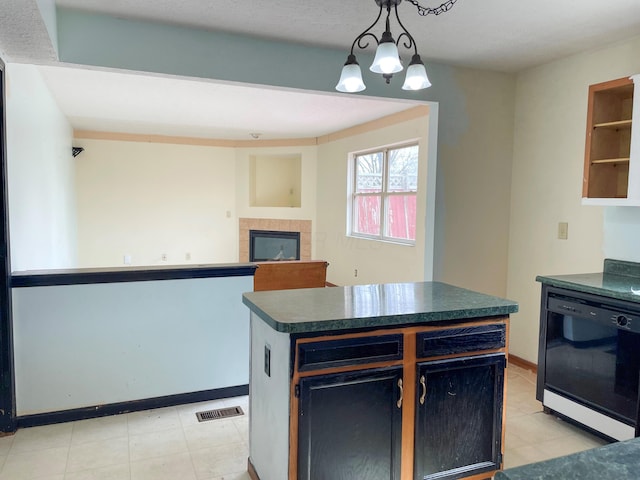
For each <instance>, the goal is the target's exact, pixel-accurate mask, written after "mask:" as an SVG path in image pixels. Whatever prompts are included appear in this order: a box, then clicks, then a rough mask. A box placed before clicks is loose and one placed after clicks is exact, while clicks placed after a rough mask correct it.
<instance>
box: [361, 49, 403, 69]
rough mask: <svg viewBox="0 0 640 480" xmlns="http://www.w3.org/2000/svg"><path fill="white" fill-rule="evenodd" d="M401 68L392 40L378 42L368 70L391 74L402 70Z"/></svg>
mask: <svg viewBox="0 0 640 480" xmlns="http://www.w3.org/2000/svg"><path fill="white" fill-rule="evenodd" d="M402 68H403V67H402V64H401V63H400V56H399V55H398V47H396V44H395V43H394V42H380V44H379V45H378V48H377V49H376V56H375V58H374V59H373V63H372V64H371V66H370V67H369V70H371V71H372V72H375V73H385V74H391V73H398V72H400V71H402Z"/></svg>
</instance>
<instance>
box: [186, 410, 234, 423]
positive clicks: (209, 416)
mask: <svg viewBox="0 0 640 480" xmlns="http://www.w3.org/2000/svg"><path fill="white" fill-rule="evenodd" d="M239 415H244V412H243V411H242V408H240V407H229V408H216V409H215V410H206V411H204V412H197V413H196V417H198V421H199V422H207V421H209V420H218V419H219V418H229V417H237V416H239Z"/></svg>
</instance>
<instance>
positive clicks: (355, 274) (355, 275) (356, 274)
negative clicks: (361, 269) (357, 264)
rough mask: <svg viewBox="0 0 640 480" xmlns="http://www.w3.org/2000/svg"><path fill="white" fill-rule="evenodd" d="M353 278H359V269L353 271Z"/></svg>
mask: <svg viewBox="0 0 640 480" xmlns="http://www.w3.org/2000/svg"><path fill="white" fill-rule="evenodd" d="M353 276H354V277H357V276H358V269H357V268H356V269H355V270H354V271H353Z"/></svg>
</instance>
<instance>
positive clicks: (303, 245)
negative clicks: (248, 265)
mask: <svg viewBox="0 0 640 480" xmlns="http://www.w3.org/2000/svg"><path fill="white" fill-rule="evenodd" d="M239 223H240V235H239V236H238V237H239V242H240V245H239V249H238V252H239V253H240V258H239V261H240V262H248V261H249V230H271V231H275V232H300V260H311V220H278V219H275V218H241V219H240V222H239Z"/></svg>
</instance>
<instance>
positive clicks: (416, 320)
mask: <svg viewBox="0 0 640 480" xmlns="http://www.w3.org/2000/svg"><path fill="white" fill-rule="evenodd" d="M242 302H243V303H244V304H245V305H246V306H247V307H249V309H250V310H251V311H252V312H253V313H255V314H256V315H258V316H259V317H260V318H261V320H262V321H264V322H265V323H266V324H267V325H269V326H270V327H271V328H272V329H273V330H275V331H277V332H280V333H290V334H296V333H314V332H330V331H339V330H352V329H365V328H366V329H371V328H373V329H376V328H385V327H401V326H410V325H421V324H429V323H434V322H446V321H473V320H476V319H478V318H485V317H498V316H504V315H509V314H511V313H515V312H517V311H518V305H517V304H513V305H501V306H494V307H484V308H474V307H472V308H469V309H464V308H463V309H458V310H445V311H441V312H421V313H407V314H398V315H388V316H387V315H382V316H378V317H361V318H351V319H335V320H332V319H326V320H311V321H309V322H296V323H288V322H279V321H278V320H276V319H274V318H273V317H271V316H270V315H268V314H267V313H266V312H264V310H262V309H261V308H259V307H257V306H256V305H255V304H253V303H252V302H250V301H248V300H246V297H244V296H243V298H242Z"/></svg>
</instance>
